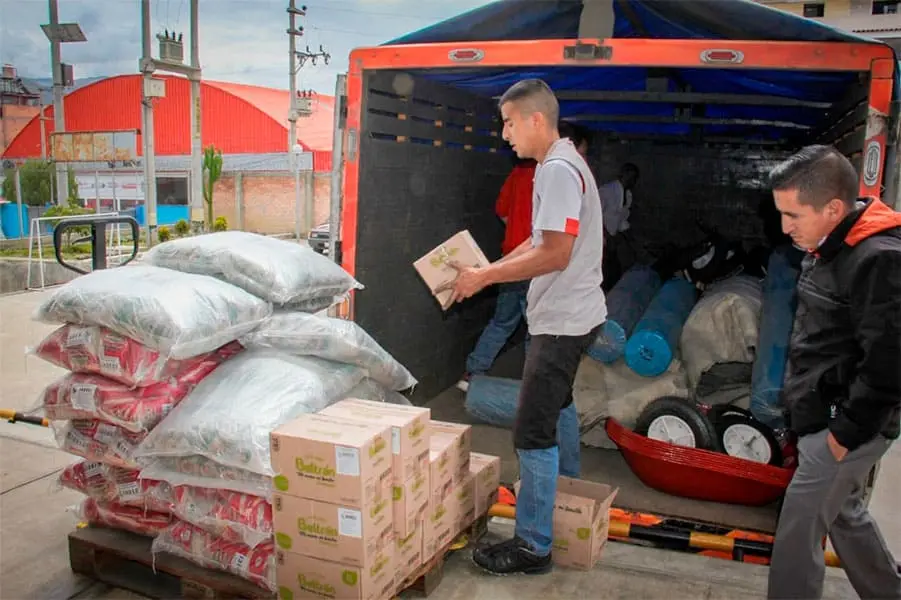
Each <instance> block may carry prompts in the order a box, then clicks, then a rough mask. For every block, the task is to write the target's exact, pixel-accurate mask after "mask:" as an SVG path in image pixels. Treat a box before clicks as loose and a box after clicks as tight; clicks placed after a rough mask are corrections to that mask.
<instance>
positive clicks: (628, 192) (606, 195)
mask: <svg viewBox="0 0 901 600" xmlns="http://www.w3.org/2000/svg"><path fill="white" fill-rule="evenodd" d="M638 174H639V172H638V167H636V166H635V165H634V164H632V163H625V164H624V165H623V166H622V167H620V170H619V177H617V178H616V179H614V180H613V181H610V182H608V183H605V184H604V185H603V186H601V188H600V189H599V190H598V191H599V192H600V194H601V206H602V207H603V210H604V229H605V230H606V232H607V235H606V237H605V238H604V290H605V291H609V290H610V288H612V287H613V285H614V284H615V283H616V282H617V281H619V278H620V277H622V274H623V273H624V272H625V271H626V269H628V268H629V267H630V266H632V263H633V262H634V261H635V251H634V247H633V244H632V239H631V234H630V233H629V229H630V227H631V225H630V224H629V216H630V212H631V209H632V190H633V188H634V187H635V184H636V183H638Z"/></svg>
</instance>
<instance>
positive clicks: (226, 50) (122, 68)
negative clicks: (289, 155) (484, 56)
mask: <svg viewBox="0 0 901 600" xmlns="http://www.w3.org/2000/svg"><path fill="white" fill-rule="evenodd" d="M58 2H59V19H60V22H61V23H65V22H77V23H78V24H79V25H80V26H81V29H82V31H84V33H85V36H86V37H87V39H88V41H87V42H84V43H72V44H64V45H63V46H62V62H64V63H69V64H72V65H74V70H75V78H76V79H79V78H86V77H98V76H110V75H118V74H122V73H136V72H137V65H138V59H139V57H140V54H141V22H140V16H141V2H140V0H58ZM488 2H489V0H309V1H307V0H297V5H298V6H300V5H303V4H305V5H306V6H307V16H306V17H301V18H299V20H298V22H299V24H300V25H302V26H303V27H304V36H303V37H301V38H298V49H302V48H303V47H305V46H307V45H309V46H310V49H311V50H312V51H318V50H319V46H320V44H321V45H322V46H323V47H324V49H325V50H326V51H327V52H328V53H329V54H331V60H330V62H329V64H328V65H324V64H322V63H319V64H317V65H316V66H313V65H311V64H309V63H307V64H306V65H305V66H304V67H303V69H301V70H300V72H299V74H298V79H297V82H298V83H297V85H298V89H313V90H316V91H317V92H319V93H323V94H332V93H334V89H335V75H336V74H338V73H341V72H345V71H346V70H347V62H348V55H349V53H350V51H351V50H352V49H353V48H357V47H361V46H376V45H378V44H380V43H382V42H385V41H388V40H390V39H393V38H396V37H399V36H401V35H403V34H405V33H407V32H410V31H415V30H417V29H420V28H422V27H427V26H429V25H431V24H433V23H436V22H438V21H440V20H442V19H446V18H449V17H452V16H454V15H456V14H459V13H461V12H464V11H466V10H469V9H472V8H475V7H478V6H481V5H483V4H487V3H488ZM48 6H49V4H48V1H47V0H0V63H4V64H6V63H9V64H12V65H13V66H15V67H16V68H17V69H18V71H19V76H20V77H27V78H45V77H50V75H51V73H50V45H49V42H48V41H47V38H46V37H44V33H43V31H42V30H41V28H40V26H41V24H42V23H47V22H49V8H48ZM287 6H288V0H200V9H199V13H200V33H199V37H200V62H201V67H202V69H203V75H202V76H203V78H204V79H212V80H219V81H230V82H235V83H245V84H251V85H263V86H269V87H276V88H282V89H287V88H288V81H289V80H288V35H287V33H286V32H285V30H286V29H287V28H288V14H287V12H286V10H285V9H286V8H287ZM150 13H151V21H152V26H151V32H152V34H153V35H154V38H153V48H154V50H153V52H154V55H157V51H158V50H157V48H158V42H157V40H156V37H155V35H156V34H157V33H162V32H163V30H164V29H169V30H170V31H172V30H174V31H179V32H184V42H185V62H186V63H189V61H190V43H189V34H190V32H189V8H188V0H151V1H150Z"/></svg>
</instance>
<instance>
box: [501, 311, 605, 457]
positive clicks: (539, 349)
mask: <svg viewBox="0 0 901 600" xmlns="http://www.w3.org/2000/svg"><path fill="white" fill-rule="evenodd" d="M600 330H601V326H600V325H599V326H597V327H595V328H594V329H592V330H591V331H590V332H589V333H587V334H585V335H580V336H566V335H535V336H532V341H531V343H530V344H529V350H528V352H527V353H526V364H525V367H524V369H523V374H522V387H521V388H520V391H519V407H518V410H517V411H516V422H515V423H514V424H513V445H514V447H515V448H516V449H518V450H541V449H544V448H551V447H552V446H556V445H557V419H558V418H559V416H560V411H561V410H563V409H564V408H566V407H567V406H569V405H570V404H571V403H572V401H573V381H575V378H576V371H577V370H578V368H579V362H580V361H581V360H582V355H583V354H585V351H586V350H588V347H589V346H590V345H591V343H592V342H593V341H594V339H595V338H596V337H597V335H598V332H599V331H600Z"/></svg>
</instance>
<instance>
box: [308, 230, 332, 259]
mask: <svg viewBox="0 0 901 600" xmlns="http://www.w3.org/2000/svg"><path fill="white" fill-rule="evenodd" d="M328 241H329V226H328V222H325V223H323V224H322V225H319V226H317V227H314V228H313V229H311V230H310V239H309V244H310V247H311V248H312V249H313V250H315V251H316V252H318V253H319V254H323V255H325V256H328V252H329V247H328Z"/></svg>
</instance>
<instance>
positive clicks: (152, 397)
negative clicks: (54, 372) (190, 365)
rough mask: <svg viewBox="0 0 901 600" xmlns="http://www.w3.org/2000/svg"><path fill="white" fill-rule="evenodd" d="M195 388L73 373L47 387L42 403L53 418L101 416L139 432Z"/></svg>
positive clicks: (155, 422)
mask: <svg viewBox="0 0 901 600" xmlns="http://www.w3.org/2000/svg"><path fill="white" fill-rule="evenodd" d="M192 388H193V386H191V385H188V384H180V383H171V384H170V383H156V384H153V385H149V386H147V387H142V388H131V387H128V386H127V385H125V384H122V383H119V382H117V381H113V380H112V379H107V378H105V377H102V376H100V375H85V374H83V373H70V374H68V375H65V376H63V377H61V378H59V379H57V380H56V381H54V382H53V383H51V384H50V385H48V386H47V387H46V388H44V391H43V392H41V396H40V398H39V400H38V403H39V405H40V407H41V408H43V410H44V415H45V416H46V417H47V418H48V419H50V420H51V421H68V420H73V419H75V420H85V419H97V420H100V421H104V422H105V423H108V424H110V425H115V426H117V427H121V428H122V429H127V430H128V431H132V432H135V433H139V432H141V431H149V430H150V429H152V428H153V427H155V426H156V424H157V423H159V422H160V421H162V420H163V417H165V416H166V415H167V414H169V411H171V410H172V409H173V408H174V407H175V405H176V404H178V403H179V402H181V401H182V399H184V397H185V396H186V395H187V394H188V392H189V391H190V390H191V389H192Z"/></svg>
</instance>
